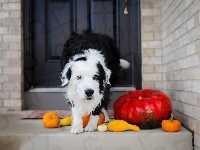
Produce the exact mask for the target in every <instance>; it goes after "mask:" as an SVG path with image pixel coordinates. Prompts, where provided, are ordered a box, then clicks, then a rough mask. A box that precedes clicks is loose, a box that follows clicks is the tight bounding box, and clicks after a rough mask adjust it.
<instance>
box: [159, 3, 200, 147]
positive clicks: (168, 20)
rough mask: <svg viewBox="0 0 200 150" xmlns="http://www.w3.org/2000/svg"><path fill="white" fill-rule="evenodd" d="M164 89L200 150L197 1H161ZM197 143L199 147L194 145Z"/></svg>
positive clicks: (199, 66) (199, 57) (199, 69)
mask: <svg viewBox="0 0 200 150" xmlns="http://www.w3.org/2000/svg"><path fill="white" fill-rule="evenodd" d="M161 6H162V40H163V42H162V43H163V50H162V62H163V89H164V91H165V92H166V93H167V94H168V95H169V97H170V98H171V100H172V105H173V109H174V115H175V116H176V117H177V118H178V119H180V120H181V121H182V122H183V123H184V124H185V125H186V126H188V127H189V128H190V129H192V130H194V140H195V141H194V142H195V145H196V149H198V150H199V149H200V32H199V31H200V30H199V29H200V24H199V23H200V18H199V17H200V14H199V10H200V1H199V0H176V1H173V0H166V1H165V0H163V1H162V5H161ZM197 146H198V147H197Z"/></svg>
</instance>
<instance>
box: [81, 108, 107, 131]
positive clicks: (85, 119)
mask: <svg viewBox="0 0 200 150" xmlns="http://www.w3.org/2000/svg"><path fill="white" fill-rule="evenodd" d="M90 115H91V114H88V115H85V116H82V121H83V127H84V128H85V127H86V126H87V124H88V122H89V120H90ZM104 121H105V115H104V113H103V112H101V113H100V115H99V120H98V123H97V125H101V124H103V123H104Z"/></svg>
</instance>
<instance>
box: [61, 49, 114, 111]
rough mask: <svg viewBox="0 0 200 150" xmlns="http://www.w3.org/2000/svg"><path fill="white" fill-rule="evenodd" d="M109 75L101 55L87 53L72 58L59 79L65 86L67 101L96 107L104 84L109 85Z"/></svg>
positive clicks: (101, 96) (109, 72)
mask: <svg viewBox="0 0 200 150" xmlns="http://www.w3.org/2000/svg"><path fill="white" fill-rule="evenodd" d="M93 51H94V50H93ZM110 74H111V71H110V70H109V69H108V68H107V67H106V65H105V62H104V57H103V55H102V54H99V52H96V53H94V52H92V53H90V52H88V53H86V54H85V55H80V56H75V57H74V58H72V60H71V61H70V62H69V63H68V64H66V66H65V68H64V70H63V71H62V72H61V74H60V76H61V77H60V78H61V81H62V85H63V86H64V85H66V86H67V91H66V92H67V99H68V100H69V101H70V102H72V103H76V104H77V103H79V104H80V103H93V104H95V105H96V104H99V102H100V101H101V99H102V98H103V94H104V92H103V90H104V87H105V84H110V83H109V78H110ZM94 108H95V106H94Z"/></svg>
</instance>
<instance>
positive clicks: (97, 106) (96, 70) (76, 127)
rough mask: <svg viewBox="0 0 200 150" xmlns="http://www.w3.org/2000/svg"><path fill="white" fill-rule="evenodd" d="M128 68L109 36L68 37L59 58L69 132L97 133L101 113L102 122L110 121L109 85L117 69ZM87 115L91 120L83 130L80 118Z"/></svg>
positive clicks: (80, 35) (113, 79)
mask: <svg viewBox="0 0 200 150" xmlns="http://www.w3.org/2000/svg"><path fill="white" fill-rule="evenodd" d="M129 65H130V63H129V62H127V61H126V60H124V59H120V53H119V50H118V48H117V47H116V45H115V42H114V40H113V39H112V38H111V37H109V36H108V35H105V34H99V33H94V32H92V31H91V30H84V31H83V32H82V34H78V33H75V32H73V33H72V34H71V35H70V37H69V39H68V40H67V41H66V43H65V44H64V47H63V51H62V55H61V72H60V79H61V81H62V86H65V89H66V99H67V101H68V103H69V104H70V106H71V109H72V117H73V123H72V127H71V133H73V134H78V133H81V132H84V131H85V132H91V131H94V130H96V129H97V122H98V118H99V114H100V112H101V111H102V112H103V113H104V115H105V121H109V116H108V113H107V106H108V103H109V101H110V86H111V83H112V82H115V80H116V75H117V73H118V72H119V69H120V67H122V68H128V67H129ZM111 73H112V74H111ZM88 114H91V116H90V120H89V122H88V125H87V126H86V127H85V128H83V125H82V116H84V115H88Z"/></svg>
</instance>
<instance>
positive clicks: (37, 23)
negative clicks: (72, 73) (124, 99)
mask: <svg viewBox="0 0 200 150" xmlns="http://www.w3.org/2000/svg"><path fill="white" fill-rule="evenodd" d="M128 2H129V3H128V6H129V7H128V11H129V14H128V15H125V14H124V6H125V5H124V0H42V1H41V0H26V1H24V6H25V7H24V12H26V13H29V15H27V16H26V17H25V20H24V24H25V35H26V36H29V37H31V38H26V37H25V39H28V40H29V42H25V47H26V48H27V49H25V54H26V57H28V58H25V65H26V66H32V65H33V63H34V64H37V65H35V67H34V68H33V67H32V68H31V67H28V68H31V69H25V77H26V79H25V88H26V89H28V88H30V87H33V88H40V87H60V85H61V81H60V79H59V77H58V74H59V72H60V66H59V63H60V55H61V52H62V48H63V45H64V43H65V41H66V40H67V39H68V38H69V35H70V33H71V32H72V31H76V32H79V33H81V32H82V30H83V29H88V28H91V29H92V30H93V31H94V32H97V33H102V34H108V35H109V36H111V37H112V38H113V39H114V40H115V41H116V44H117V47H118V48H119V49H120V53H121V57H122V58H124V59H126V60H128V61H129V62H130V63H131V67H130V68H129V69H126V70H121V71H120V72H119V74H118V76H119V80H117V81H116V83H115V84H114V85H112V86H113V87H133V86H135V87H136V88H137V89H141V54H140V53H141V52H140V15H139V13H140V11H139V10H140V4H139V0H129V1H128ZM27 24H28V25H29V27H27ZM27 54H28V55H27ZM32 57H33V58H34V61H33V60H32ZM35 62H36V63H35ZM25 68H27V67H25Z"/></svg>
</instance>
